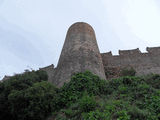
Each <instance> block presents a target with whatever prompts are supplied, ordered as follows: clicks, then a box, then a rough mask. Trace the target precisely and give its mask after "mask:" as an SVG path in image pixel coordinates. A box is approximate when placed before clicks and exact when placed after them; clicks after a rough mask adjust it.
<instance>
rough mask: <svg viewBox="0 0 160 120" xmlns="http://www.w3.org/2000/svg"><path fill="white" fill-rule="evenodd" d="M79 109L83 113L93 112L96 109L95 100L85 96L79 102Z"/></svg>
mask: <svg viewBox="0 0 160 120" xmlns="http://www.w3.org/2000/svg"><path fill="white" fill-rule="evenodd" d="M79 108H80V110H81V111H82V112H90V111H93V110H94V109H95V108H96V101H95V98H94V97H90V96H89V95H87V94H84V96H83V97H82V98H81V99H80V100H79Z"/></svg>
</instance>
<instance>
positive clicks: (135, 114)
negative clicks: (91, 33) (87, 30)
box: [0, 71, 160, 120]
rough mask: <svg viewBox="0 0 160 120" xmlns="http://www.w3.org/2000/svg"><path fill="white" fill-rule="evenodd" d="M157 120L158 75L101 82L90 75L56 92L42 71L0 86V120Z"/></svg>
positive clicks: (159, 103) (82, 75) (81, 75)
mask: <svg viewBox="0 0 160 120" xmlns="http://www.w3.org/2000/svg"><path fill="white" fill-rule="evenodd" d="M48 117H49V118H53V119H54V120H160V75H148V76H142V77H135V76H124V77H121V78H118V79H112V80H110V81H105V80H101V79H100V78H99V77H98V76H96V75H93V74H92V73H90V72H88V71H87V72H84V73H78V74H75V75H74V76H72V78H71V81H70V82H69V83H66V84H64V86H63V87H62V88H56V87H54V86H53V85H52V84H50V83H48V82H47V75H46V73H45V72H43V71H32V72H26V73H24V74H23V75H16V76H14V77H12V78H10V79H9V80H6V81H4V82H1V83H0V119H2V120H45V119H47V118H48Z"/></svg>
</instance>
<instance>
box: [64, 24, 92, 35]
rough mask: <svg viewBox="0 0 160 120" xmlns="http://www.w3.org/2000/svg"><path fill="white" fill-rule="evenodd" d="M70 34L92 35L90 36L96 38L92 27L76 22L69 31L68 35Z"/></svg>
mask: <svg viewBox="0 0 160 120" xmlns="http://www.w3.org/2000/svg"><path fill="white" fill-rule="evenodd" d="M70 33H75V34H76V33H85V34H90V35H93V36H95V32H94V29H93V28H92V26H91V25H89V24H88V23H85V22H76V23H74V24H72V25H71V26H70V28H69V29H68V33H67V34H70Z"/></svg>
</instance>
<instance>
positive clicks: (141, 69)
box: [101, 47, 160, 78]
mask: <svg viewBox="0 0 160 120" xmlns="http://www.w3.org/2000/svg"><path fill="white" fill-rule="evenodd" d="M146 50H147V52H146V53H142V52H141V51H140V50H139V49H138V48H137V49H133V50H119V55H112V53H111V52H108V53H102V54H101V56H102V60H103V65H104V69H105V73H106V76H107V77H108V78H113V77H119V76H120V72H121V71H122V70H123V69H124V68H130V67H132V68H134V69H135V70H136V72H137V73H136V74H137V75H145V74H150V73H157V74H160V47H147V48H146Z"/></svg>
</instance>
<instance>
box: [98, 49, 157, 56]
mask: <svg viewBox="0 0 160 120" xmlns="http://www.w3.org/2000/svg"><path fill="white" fill-rule="evenodd" d="M146 51H147V52H144V53H142V52H141V51H140V50H139V48H137V49H132V50H119V55H113V54H112V52H111V51H110V52H106V53H101V55H103V56H107V57H114V56H115V57H118V56H119V57H121V56H123V57H132V56H144V55H157V54H160V47H147V48H146Z"/></svg>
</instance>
